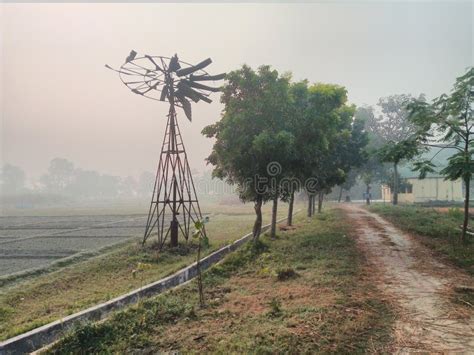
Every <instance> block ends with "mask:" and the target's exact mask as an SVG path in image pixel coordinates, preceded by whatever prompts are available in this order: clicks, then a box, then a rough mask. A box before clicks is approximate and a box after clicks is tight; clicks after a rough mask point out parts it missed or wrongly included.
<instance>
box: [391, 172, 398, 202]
mask: <svg viewBox="0 0 474 355" xmlns="http://www.w3.org/2000/svg"><path fill="white" fill-rule="evenodd" d="M392 203H393V204H394V205H398V164H397V163H394V164H393V193H392Z"/></svg>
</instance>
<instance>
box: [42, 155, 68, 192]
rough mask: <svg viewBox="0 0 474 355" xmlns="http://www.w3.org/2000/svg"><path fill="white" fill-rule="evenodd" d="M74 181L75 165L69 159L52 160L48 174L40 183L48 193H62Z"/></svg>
mask: <svg viewBox="0 0 474 355" xmlns="http://www.w3.org/2000/svg"><path fill="white" fill-rule="evenodd" d="M73 179H74V164H73V163H72V162H70V161H69V160H67V159H63V158H55V159H53V160H51V162H50V164H49V168H48V173H47V174H45V175H43V176H41V178H40V181H41V183H42V184H43V185H44V187H45V189H46V190H47V191H48V192H54V193H62V192H64V191H65V190H66V188H67V187H68V185H69V184H71V182H72V181H73Z"/></svg>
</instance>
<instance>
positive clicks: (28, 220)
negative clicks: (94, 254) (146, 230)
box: [0, 215, 146, 276]
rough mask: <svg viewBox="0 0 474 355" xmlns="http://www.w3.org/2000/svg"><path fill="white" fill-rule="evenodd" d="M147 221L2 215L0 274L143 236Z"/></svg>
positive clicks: (133, 217)
mask: <svg viewBox="0 0 474 355" xmlns="http://www.w3.org/2000/svg"><path fill="white" fill-rule="evenodd" d="M145 220H146V216H143V215H114V216H108V215H105V216H50V217H45V216H41V217H38V216H32V217H26V216H24V217H0V246H1V248H0V276H5V275H8V274H12V273H17V272H20V271H25V270H29V269H34V268H39V267H45V266H48V265H49V264H51V263H52V262H55V261H58V260H59V259H62V258H65V257H70V256H73V255H75V254H78V253H81V252H84V251H92V250H97V249H100V248H103V247H107V246H111V245H114V244H117V243H119V242H123V241H125V240H127V239H130V238H132V237H139V236H140V234H141V233H143V224H144V221H145Z"/></svg>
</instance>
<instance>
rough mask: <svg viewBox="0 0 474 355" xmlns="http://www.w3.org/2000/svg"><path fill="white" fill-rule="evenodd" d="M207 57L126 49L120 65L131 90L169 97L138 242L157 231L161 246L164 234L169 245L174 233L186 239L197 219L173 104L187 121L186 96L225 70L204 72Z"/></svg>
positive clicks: (203, 96)
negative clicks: (190, 58)
mask: <svg viewBox="0 0 474 355" xmlns="http://www.w3.org/2000/svg"><path fill="white" fill-rule="evenodd" d="M211 63H212V60H211V59H210V58H208V59H206V60H203V61H202V62H200V63H198V64H196V65H192V64H189V63H186V62H183V61H180V60H179V59H178V56H177V55H176V54H175V55H174V56H173V57H171V58H169V57H162V56H150V55H144V56H140V57H137V52H135V51H133V50H132V51H131V52H130V54H129V55H128V57H127V58H126V60H125V63H124V64H123V65H122V66H121V67H120V68H119V69H113V68H112V67H110V66H109V65H106V67H107V68H108V69H111V70H113V71H115V72H118V73H119V76H120V79H121V80H122V82H123V83H124V84H125V85H126V86H127V87H128V88H129V89H130V90H131V91H132V92H133V93H135V94H137V95H141V96H143V97H146V98H148V99H152V100H157V101H165V102H168V103H169V111H168V116H167V117H168V120H167V124H166V129H165V134H164V138H163V143H162V146H161V153H160V158H159V163H158V168H157V172H156V178H155V184H154V188H153V195H152V199H151V203H150V208H149V211H148V219H147V223H146V227H145V233H144V236H143V243H145V242H146V241H147V239H148V238H149V237H150V236H151V235H154V234H155V233H156V234H157V236H158V245H159V248H160V249H161V248H162V247H163V245H164V244H165V242H166V240H167V238H168V237H169V238H170V245H171V246H177V245H178V236H179V233H180V232H181V234H182V236H183V237H184V238H185V239H186V240H188V238H189V236H190V234H191V231H190V228H191V227H192V226H193V225H194V222H196V221H198V220H201V219H202V213H201V208H200V207H199V201H198V199H197V195H196V189H195V186H194V182H193V178H192V175H191V170H190V168H189V163H188V158H187V154H186V150H185V148H184V144H183V140H182V136H181V132H180V130H179V126H178V121H177V114H176V107H179V108H182V109H183V111H184V114H185V115H186V117H187V118H188V120H189V121H192V110H191V102H195V103H197V102H199V101H204V102H207V103H211V102H212V100H211V99H210V98H209V96H210V94H211V93H213V92H217V91H220V88H219V87H211V86H208V85H206V84H203V83H202V82H209V81H211V82H213V81H218V80H221V79H224V77H225V74H219V75H209V74H208V73H207V72H206V71H205V70H204V68H206V67H207V66H208V65H209V64H211Z"/></svg>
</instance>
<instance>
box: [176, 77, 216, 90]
mask: <svg viewBox="0 0 474 355" xmlns="http://www.w3.org/2000/svg"><path fill="white" fill-rule="evenodd" d="M182 82H184V83H185V84H186V85H188V86H190V87H193V88H196V89H201V90H206V91H212V92H218V91H221V89H220V88H213V87H211V86H207V85H203V84H200V83H195V82H192V81H188V80H182Z"/></svg>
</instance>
